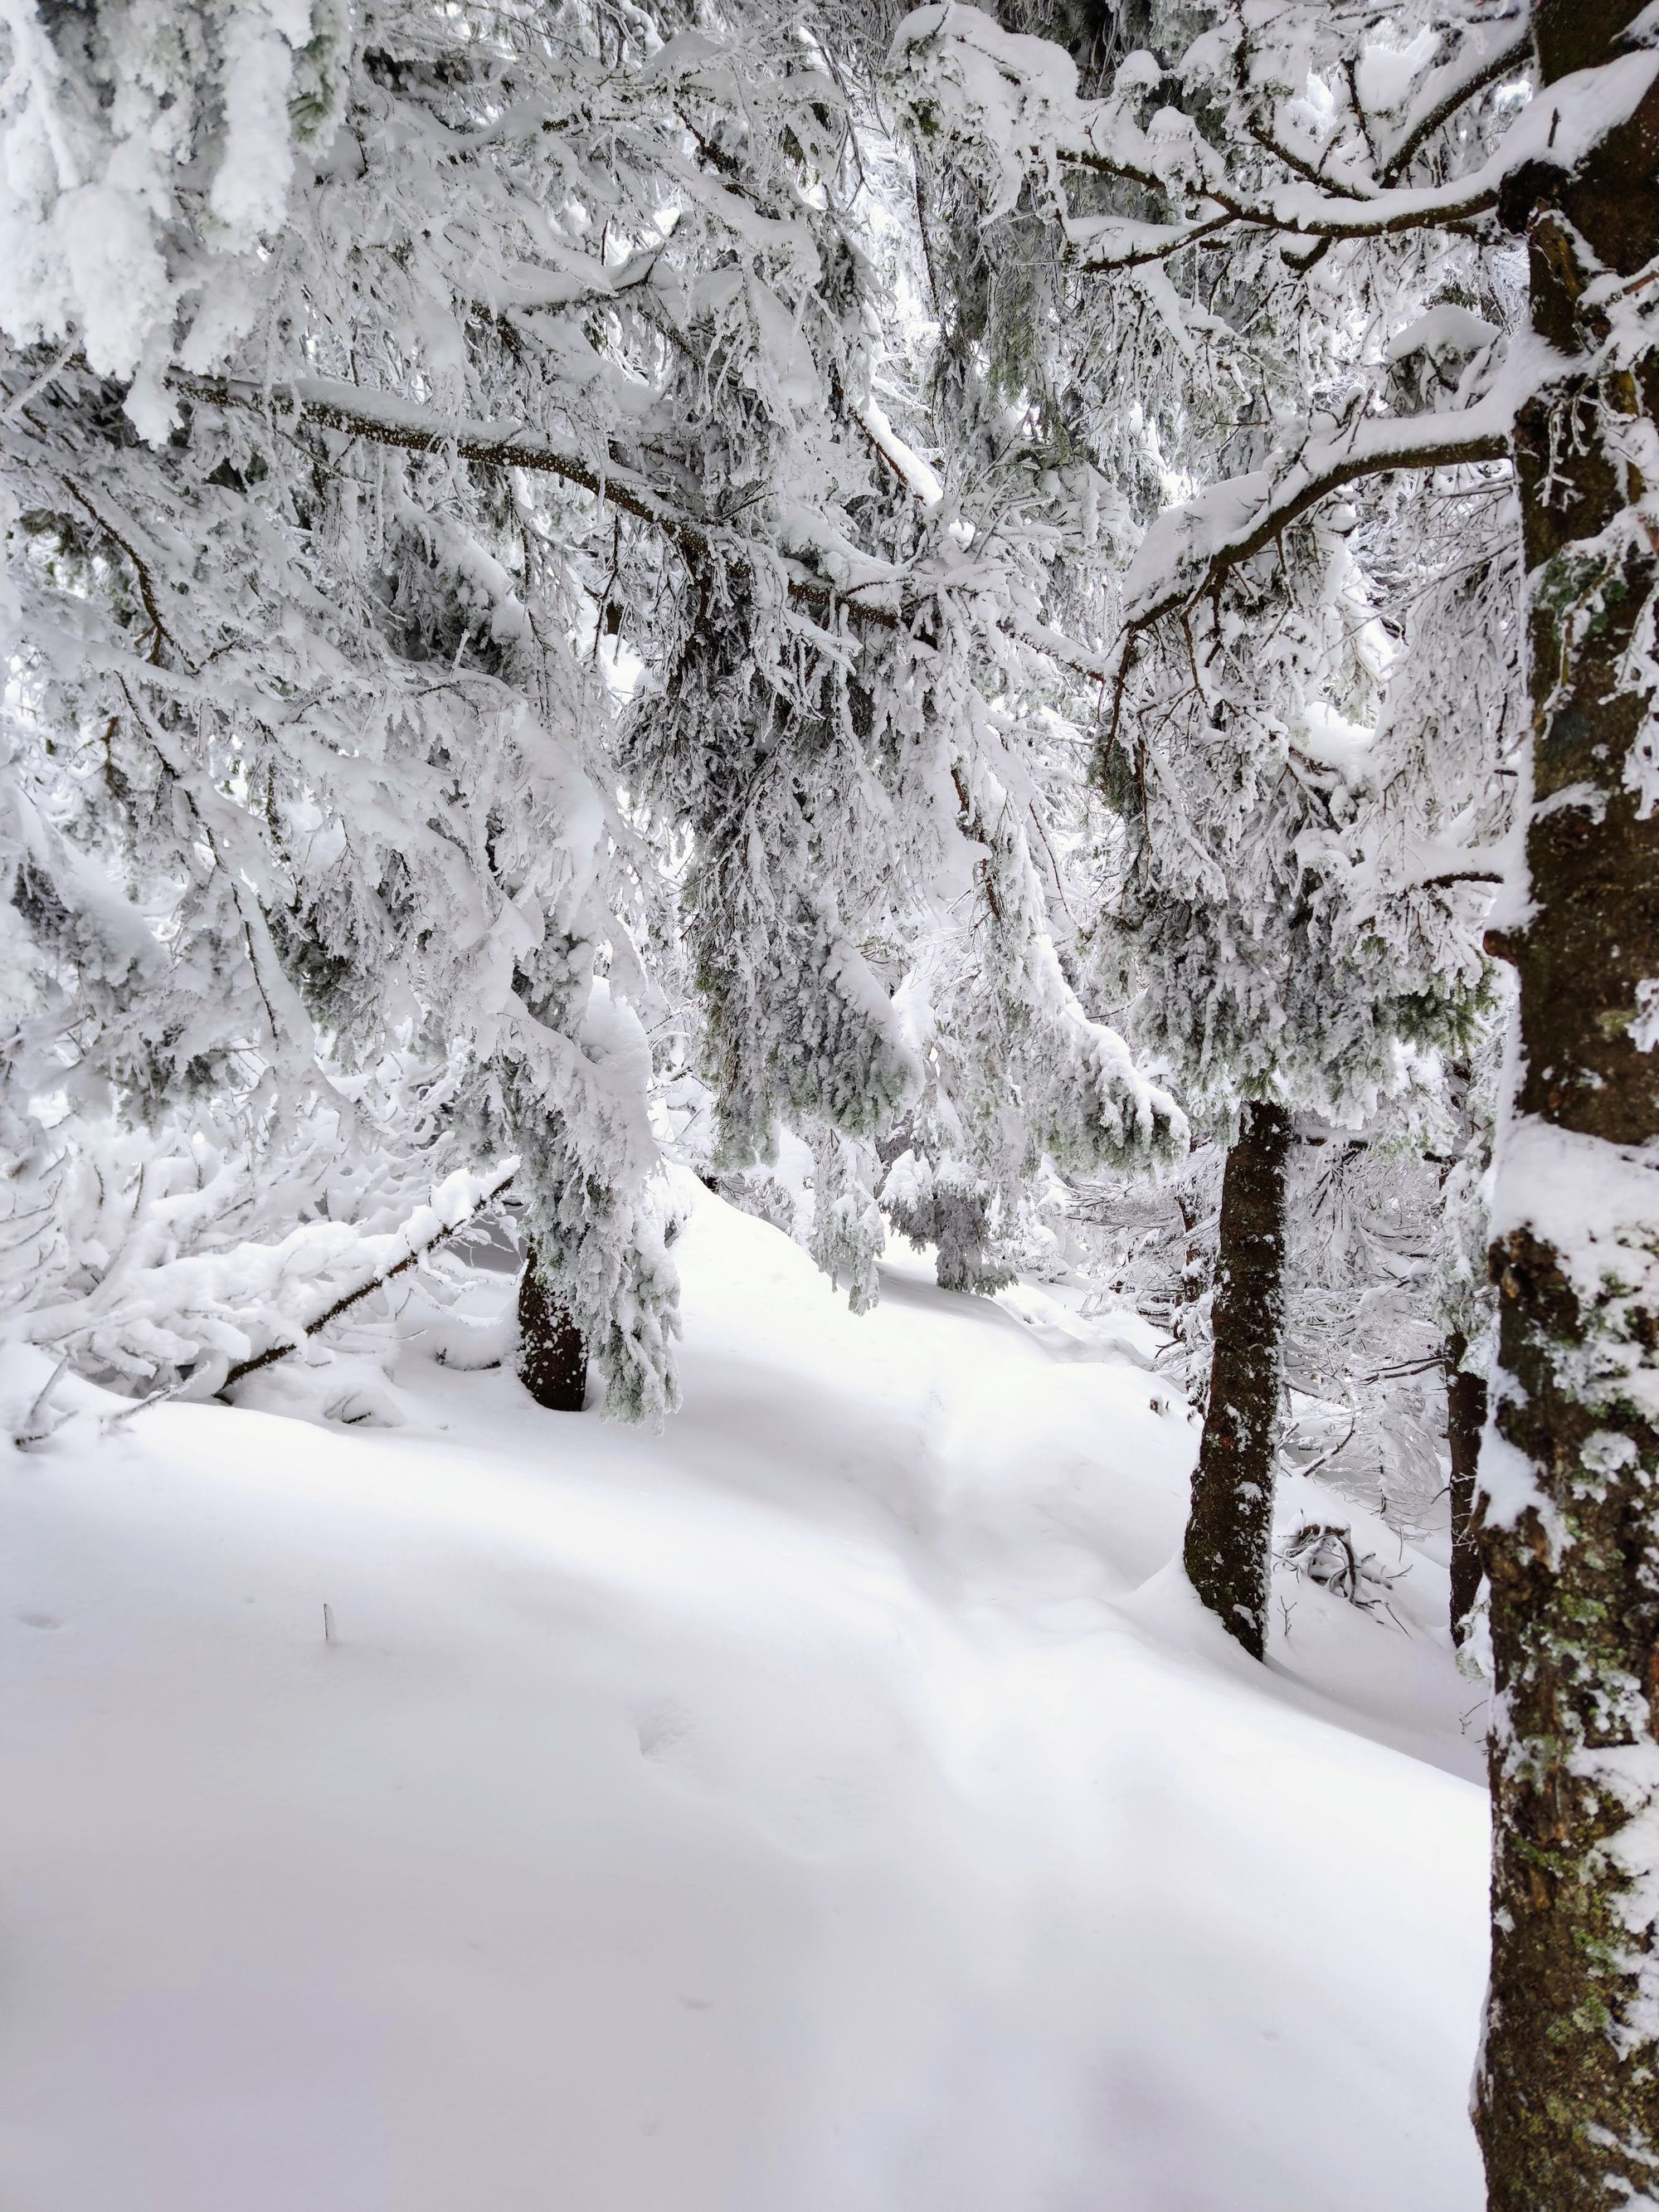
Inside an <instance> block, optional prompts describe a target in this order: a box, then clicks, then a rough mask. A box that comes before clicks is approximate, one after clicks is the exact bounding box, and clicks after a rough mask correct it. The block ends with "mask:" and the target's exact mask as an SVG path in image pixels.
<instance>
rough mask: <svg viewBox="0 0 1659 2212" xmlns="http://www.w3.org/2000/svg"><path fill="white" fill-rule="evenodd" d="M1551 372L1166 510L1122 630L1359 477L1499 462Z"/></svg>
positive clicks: (1329, 444)
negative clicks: (1521, 409)
mask: <svg viewBox="0 0 1659 2212" xmlns="http://www.w3.org/2000/svg"><path fill="white" fill-rule="evenodd" d="M1558 365H1559V364H1555V363H1554V362H1553V357H1548V358H1545V357H1539V356H1533V357H1532V359H1531V361H1530V363H1529V366H1530V368H1531V370H1532V371H1533V373H1532V374H1524V375H1523V374H1517V373H1514V372H1512V373H1511V374H1508V375H1505V376H1504V377H1503V378H1502V379H1500V380H1499V381H1498V383H1497V384H1496V385H1494V386H1493V387H1492V390H1491V391H1490V392H1488V393H1487V394H1486V397H1485V398H1482V399H1480V400H1477V401H1476V402H1475V404H1474V406H1472V407H1466V408H1462V409H1459V410H1455V411H1453V412H1450V413H1447V414H1441V415H1413V416H1403V417H1402V416H1371V417H1365V418H1362V419H1361V420H1360V421H1359V422H1356V423H1354V424H1353V425H1352V427H1351V428H1347V429H1344V430H1341V431H1340V432H1338V433H1336V434H1335V435H1333V436H1331V437H1328V438H1310V439H1309V440H1308V441H1307V442H1306V443H1305V444H1304V445H1303V446H1302V447H1300V448H1299V449H1298V450H1297V453H1295V455H1294V456H1293V457H1292V458H1291V460H1290V461H1289V463H1288V465H1285V466H1284V467H1283V468H1281V469H1280V470H1279V471H1277V472H1276V473H1275V472H1273V471H1269V470H1267V469H1260V470H1256V471H1254V472H1253V473H1251V474H1250V475H1249V476H1242V477H1229V478H1228V479H1227V480H1226V481H1225V483H1219V484H1217V485H1215V486H1214V487H1213V488H1212V489H1211V490H1209V491H1206V492H1202V493H1200V495H1198V497H1197V498H1195V499H1190V500H1188V501H1185V502H1184V503H1183V504H1182V506H1180V507H1169V508H1167V509H1166V510H1165V511H1164V513H1162V514H1161V515H1159V516H1158V520H1157V521H1156V522H1154V523H1153V525H1152V528H1151V529H1150V530H1149V531H1148V532H1147V533H1146V538H1145V539H1144V541H1143V542H1142V544H1141V547H1140V550H1139V552H1138V553H1137V554H1136V556H1135V557H1134V560H1133V562H1132V563H1131V564H1130V568H1129V573H1128V575H1127V579H1126V580H1125V587H1124V599H1125V622H1126V627H1127V629H1128V630H1129V631H1131V632H1133V631H1135V630H1141V629H1146V628H1147V627H1148V626H1149V625H1150V624H1151V623H1156V622H1158V621H1161V620H1162V618H1163V617H1164V616H1165V615H1168V614H1173V613H1174V612H1175V611H1176V609H1177V608H1178V607H1181V606H1183V605H1188V603H1189V602H1190V601H1192V600H1193V599H1197V598H1199V597H1200V596H1201V595H1202V593H1204V592H1207V591H1211V590H1212V589H1213V588H1214V586H1216V585H1217V584H1218V583H1219V582H1220V580H1221V579H1222V578H1223V577H1224V576H1225V574H1227V572H1228V571H1229V570H1230V569H1231V568H1237V567H1238V566H1239V564H1240V563H1241V562H1245V561H1249V560H1250V559H1252V558H1253V557H1254V556H1255V555H1256V554H1258V553H1260V552H1261V551H1262V550H1264V548H1265V547H1267V546H1268V545H1271V544H1272V543H1273V540H1274V538H1277V537H1278V536H1279V533H1280V532H1282V531H1285V530H1286V529H1288V528H1289V527H1290V526H1291V523H1293V522H1296V521H1297V520H1300V518H1301V517H1302V516H1303V515H1304V514H1306V513H1308V512H1309V511H1310V508H1312V507H1316V506H1317V505H1318V504H1319V502H1320V501H1321V500H1322V499H1325V498H1327V497H1328V495H1330V494H1331V493H1332V492H1334V491H1340V490H1341V489H1342V488H1343V487H1344V486H1345V485H1346V484H1351V483H1357V482H1358V480H1359V479H1360V478H1361V477H1374V476H1386V475H1389V474H1391V473H1393V472H1394V471H1397V470H1401V469H1441V468H1455V467H1462V466H1467V465H1471V464H1473V463H1474V462H1477V461H1500V460H1503V459H1506V458H1507V456H1508V453H1509V450H1510V435H1511V431H1512V429H1513V427H1514V422H1515V414H1516V408H1517V407H1518V406H1519V404H1520V403H1521V401H1522V399H1523V398H1525V397H1526V396H1527V394H1528V392H1531V391H1532V390H1533V389H1534V388H1535V387H1536V386H1537V385H1538V384H1539V383H1541V381H1543V379H1544V375H1545V374H1547V370H1548V368H1551V367H1553V366H1558Z"/></svg>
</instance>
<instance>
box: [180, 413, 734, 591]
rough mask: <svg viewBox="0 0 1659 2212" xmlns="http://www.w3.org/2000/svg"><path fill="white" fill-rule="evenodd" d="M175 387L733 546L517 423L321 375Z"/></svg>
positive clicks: (641, 487)
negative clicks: (558, 487) (581, 495)
mask: <svg viewBox="0 0 1659 2212" xmlns="http://www.w3.org/2000/svg"><path fill="white" fill-rule="evenodd" d="M168 382H169V384H170V385H171V386H172V387H173V390H174V391H175V392H179V394H181V396H182V397H184V398H187V399H194V400H197V401H198V402H201V403H204V404H206V405H208V406H210V407H234V408H239V409H240V410H242V411H243V412H244V413H246V414H252V415H268V416H276V417H281V416H289V418H290V419H293V420H297V421H300V422H313V423H315V424H316V425H317V426H318V427H319V428H320V429H325V430H337V431H339V432H340V433H341V434H342V435H344V436H346V437H349V438H365V439H368V440H369V441H372V442H373V443H374V444H375V445H379V446H395V447H399V448H400V449H401V450H402V451H404V453H453V454H455V455H457V456H458V457H459V459H462V460H465V461H476V462H477V463H478V464H479V465H481V466H483V467H485V468H495V469H528V470H532V471H536V472H538V473H539V474H541V475H544V476H553V477H558V478H559V479H560V481H561V482H562V483H568V484H571V485H574V487H575V488H576V489H578V490H580V491H586V492H591V493H592V495H593V496H594V498H596V499H599V500H604V501H608V502H609V503H610V505H611V506H612V507H620V508H621V509H622V511H623V513H624V514H631V515H633V516H635V518H636V519H637V520H640V521H641V522H648V523H649V524H651V525H652V526H653V528H655V529H658V530H660V531H661V532H663V533H664V534H665V536H666V537H669V538H672V539H673V540H674V541H675V543H676V544H679V545H682V546H684V548H685V549H686V550H687V551H689V552H692V553H698V554H708V553H713V552H714V551H716V550H720V551H730V550H732V549H731V548H729V547H727V546H726V544H725V542H724V538H723V536H722V533H721V531H720V525H719V524H718V522H715V521H712V520H709V519H708V518H706V517H702V516H699V515H695V514H692V513H689V512H688V511H687V510H686V509H685V508H684V507H682V506H679V505H678V504H677V503H676V502H674V501H670V500H665V499H664V498H663V496H662V495H661V494H660V493H659V492H658V491H656V490H655V489H653V487H652V486H651V485H650V484H649V483H647V482H646V481H645V479H644V478H643V477H641V476H639V475H638V474H637V473H636V472H635V471H634V470H632V469H630V468H629V467H628V466H627V465H625V464H623V463H620V462H615V463H613V462H611V461H609V460H607V461H606V462H605V464H604V465H599V464H597V463H595V462H594V461H592V459H589V458H588V456H587V455H586V454H584V453H580V452H578V451H577V450H576V448H575V447H571V446H568V445H565V444H562V442H561V441H559V440H558V439H556V438H550V437H548V436H546V435H544V433H543V432H541V431H538V430H527V429H526V428H525V427H524V425H523V424H522V423H520V422H476V421H472V420H470V419H469V418H468V417H466V416H456V415H447V414H445V413H444V412H443V411H442V410H441V409H438V408H433V407H423V406H422V405H421V404H419V403H418V402H417V401H414V400H408V399H400V398H398V396H397V395H396V393H394V392H375V391H372V390H370V389H369V388H368V386H364V385H361V384H345V383H339V382H336V381H334V380H331V379H328V378H324V377H294V378H290V379H287V380H283V381H280V382H277V383H273V384H259V383H253V382H251V381H248V380H244V379H241V378H238V377H231V376H198V375H195V374H191V373H190V372H189V371H187V370H185V369H176V370H174V371H173V373H172V374H170V376H169V377H168Z"/></svg>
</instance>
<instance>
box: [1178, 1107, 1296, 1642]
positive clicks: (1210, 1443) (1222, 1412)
mask: <svg viewBox="0 0 1659 2212" xmlns="http://www.w3.org/2000/svg"><path fill="white" fill-rule="evenodd" d="M1290 1145H1291V1119H1290V1115H1288V1114H1287V1113H1286V1112H1285V1109H1284V1108H1283V1107H1282V1106H1262V1105H1258V1106H1247V1107H1246V1108H1245V1109H1244V1118H1243V1123H1242V1125H1241V1127H1240V1129H1239V1133H1238V1141H1237V1144H1236V1145H1235V1146H1233V1148H1232V1150H1231V1152H1229V1153H1228V1155H1227V1170H1226V1174H1225V1176H1224V1177H1223V1180H1222V1185H1221V1225H1220V1231H1219V1243H1218V1250H1217V1254H1216V1285H1215V1303H1214V1305H1213V1308H1212V1333H1213V1349H1212V1352H1211V1357H1210V1396H1209V1403H1208V1406H1207V1407H1206V1411H1205V1416H1204V1437H1203V1441H1202V1442H1201V1443H1200V1446H1199V1451H1198V1467H1197V1469H1196V1471H1195V1472H1194V1475H1193V1503H1192V1511H1191V1513H1190V1514H1189V1516H1188V1521H1187V1542H1186V1548H1185V1552H1184V1553H1183V1557H1184V1560H1185V1564H1186V1568H1187V1578H1188V1581H1189V1582H1190V1583H1192V1586H1193V1588H1194V1589H1195V1590H1196V1591H1197V1592H1198V1594H1199V1595H1200V1597H1201V1598H1202V1599H1203V1601H1204V1602H1205V1604H1206V1605H1207V1606H1208V1607H1209V1608H1210V1610H1211V1612H1212V1613H1217V1614H1218V1615H1219V1616H1220V1619H1221V1621H1222V1624H1223V1626H1225V1628H1226V1629H1227V1631H1228V1632H1229V1633H1230V1634H1231V1635H1233V1636H1236V1637H1237V1638H1238V1640H1239V1642H1240V1643H1241V1644H1243V1646H1244V1649H1245V1650H1247V1651H1248V1652H1249V1653H1250V1654H1251V1655H1252V1656H1254V1657H1255V1658H1257V1659H1259V1658H1261V1655H1262V1652H1263V1650H1265V1648H1266V1645H1267V1585H1268V1570H1269V1565H1270V1562H1271V1553H1272V1547H1273V1466H1274V1460H1275V1457H1276V1455H1277V1453H1278V1449H1279V1385H1280V1381H1281V1377H1280V1374H1279V1349H1280V1340H1281V1339H1282V1337H1283V1335H1284V1329H1285V1162H1286V1158H1287V1155H1288V1153H1289V1151H1290Z"/></svg>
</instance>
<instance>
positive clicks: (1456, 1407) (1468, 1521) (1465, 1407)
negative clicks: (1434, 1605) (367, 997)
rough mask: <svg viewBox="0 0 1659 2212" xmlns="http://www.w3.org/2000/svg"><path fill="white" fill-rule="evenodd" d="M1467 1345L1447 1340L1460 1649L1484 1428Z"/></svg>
mask: <svg viewBox="0 0 1659 2212" xmlns="http://www.w3.org/2000/svg"><path fill="white" fill-rule="evenodd" d="M1468 1349H1469V1345H1468V1338H1467V1337H1466V1336H1465V1335H1464V1334H1463V1333H1462V1330H1461V1329H1454V1330H1453V1331H1452V1333H1451V1334H1450V1335H1449V1337H1448V1338H1447V1339H1446V1449H1447V1451H1448V1453H1449V1455H1450V1459H1451V1539H1452V1556H1451V1632H1452V1636H1453V1638H1454V1639H1455V1642H1457V1643H1459V1644H1461V1643H1462V1641H1463V1638H1464V1635H1465V1633H1466V1632H1467V1630H1468V1619H1469V1614H1470V1612H1471V1611H1472V1610H1473V1608H1474V1601H1475V1599H1476V1598H1477V1597H1478V1596H1479V1595H1480V1533H1479V1531H1478V1530H1477V1528H1476V1527H1475V1519H1474V1495H1475V1477H1476V1470H1477V1469H1478V1468H1479V1466H1480V1436H1481V1431H1483V1430H1484V1429H1485V1427H1486V1376H1484V1375H1474V1374H1471V1373H1469V1371H1468V1370H1467V1369H1466V1368H1465V1367H1464V1365H1463V1361H1464V1359H1465V1358H1467V1356H1468Z"/></svg>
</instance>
